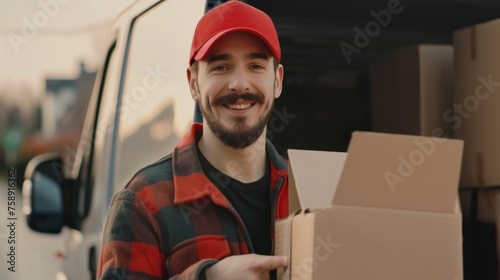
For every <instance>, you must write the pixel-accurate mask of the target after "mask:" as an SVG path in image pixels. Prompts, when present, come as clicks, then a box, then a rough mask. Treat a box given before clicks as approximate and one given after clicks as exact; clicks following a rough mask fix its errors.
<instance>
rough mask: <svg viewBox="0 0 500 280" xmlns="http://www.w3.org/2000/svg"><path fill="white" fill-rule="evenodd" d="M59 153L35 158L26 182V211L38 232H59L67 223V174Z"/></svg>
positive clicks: (28, 219) (28, 218)
mask: <svg viewBox="0 0 500 280" xmlns="http://www.w3.org/2000/svg"><path fill="white" fill-rule="evenodd" d="M62 166H63V165H62V159H61V157H60V156H58V155H57V154H44V155H40V156H37V157H35V158H33V159H32V160H31V161H30V162H29V163H28V166H27V167H26V173H25V180H24V183H23V213H24V214H25V215H26V220H27V222H28V226H29V227H30V228H31V229H32V230H35V231H39V232H45V233H59V232H61V229H62V226H63V225H64V199H63V183H64V174H63V169H62V168H61V167H62Z"/></svg>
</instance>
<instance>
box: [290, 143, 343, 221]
mask: <svg viewBox="0 0 500 280" xmlns="http://www.w3.org/2000/svg"><path fill="white" fill-rule="evenodd" d="M346 156H347V154H346V153H339V152H319V151H306V150H288V159H289V165H288V168H289V191H290V201H289V205H290V213H293V212H295V211H296V210H297V209H299V208H301V209H311V208H329V207H330V206H331V205H332V199H333V196H334V194H335V189H336V186H337V184H338V182H339V179H340V174H341V172H342V168H343V166H344V162H345V159H346Z"/></svg>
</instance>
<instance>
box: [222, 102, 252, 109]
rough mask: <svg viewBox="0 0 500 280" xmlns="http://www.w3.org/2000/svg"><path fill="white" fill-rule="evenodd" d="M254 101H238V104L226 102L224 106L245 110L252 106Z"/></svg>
mask: <svg viewBox="0 0 500 280" xmlns="http://www.w3.org/2000/svg"><path fill="white" fill-rule="evenodd" d="M254 104H255V103H240V104H226V105H224V106H225V107H227V108H229V109H233V110H245V109H248V108H250V107H252V106H253V105H254Z"/></svg>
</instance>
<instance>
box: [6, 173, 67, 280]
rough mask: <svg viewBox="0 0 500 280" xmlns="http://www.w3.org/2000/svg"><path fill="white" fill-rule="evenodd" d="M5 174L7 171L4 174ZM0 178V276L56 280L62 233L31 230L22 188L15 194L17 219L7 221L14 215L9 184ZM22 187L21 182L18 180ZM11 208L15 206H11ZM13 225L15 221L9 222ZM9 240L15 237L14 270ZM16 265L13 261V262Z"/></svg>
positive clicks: (16, 279)
mask: <svg viewBox="0 0 500 280" xmlns="http://www.w3.org/2000/svg"><path fill="white" fill-rule="evenodd" d="M2 175H4V174H2ZM5 177H7V176H2V177H0V279H2V280H21V279H23V280H24V279H37V280H38V279H40V280H45V279H47V280H54V279H55V276H56V273H57V271H59V270H60V267H61V263H60V261H59V260H57V259H56V258H55V251H56V249H57V248H60V247H61V246H62V244H63V243H62V238H61V237H60V235H48V234H41V233H36V232H33V231H32V230H30V229H29V228H28V226H27V224H26V220H25V218H24V216H23V215H22V211H21V205H22V196H21V192H20V191H19V190H17V191H16V197H15V204H16V205H15V216H14V217H16V218H17V220H8V217H11V216H10V214H9V212H8V211H9V209H8V205H7V202H8V187H7V181H6V179H5ZM17 184H18V185H19V186H20V184H22V182H17ZM10 210H12V209H10ZM11 222H12V223H14V225H15V233H14V232H12V235H11V231H10V229H9V224H10V223H11ZM10 225H11V226H12V224H10ZM9 237H12V238H11V239H10V241H11V242H12V240H14V238H15V246H16V248H15V249H16V251H15V272H11V271H9V267H10V266H11V264H9V263H8V261H9V260H10V256H8V254H9V253H10V246H12V245H14V244H9V243H8V242H9ZM12 264H14V263H12Z"/></svg>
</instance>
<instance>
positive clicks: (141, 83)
mask: <svg viewBox="0 0 500 280" xmlns="http://www.w3.org/2000/svg"><path fill="white" fill-rule="evenodd" d="M204 10H205V1H204V0H195V1H192V0H190V1H185V0H170V1H165V2H162V3H160V4H159V5H157V6H156V7H154V8H153V9H151V10H150V11H148V12H147V13H145V14H143V15H142V16H140V17H139V18H138V19H137V20H136V21H135V22H134V24H133V26H132V36H131V42H130V54H129V56H128V61H127V67H126V73H125V81H124V91H123V95H122V99H121V108H120V112H121V114H120V121H119V122H118V123H119V129H118V146H117V147H118V150H117V159H116V163H117V164H116V182H115V191H116V190H117V189H119V188H121V187H122V186H123V184H124V183H125V182H126V181H127V179H128V178H130V177H131V176H132V175H133V174H134V172H135V171H137V170H138V169H140V168H141V167H143V166H145V165H147V164H149V163H152V162H154V161H155V160H157V159H159V158H161V157H164V156H165V155H167V154H169V153H170V152H171V151H172V149H173V148H174V146H175V145H176V144H177V142H178V141H179V140H180V137H182V135H183V134H184V133H185V131H186V130H187V129H188V128H189V126H190V125H191V124H192V122H193V116H194V101H193V100H192V98H191V94H190V91H189V86H188V81H187V77H186V69H187V67H188V66H189V63H188V60H189V51H190V47H191V39H192V34H193V32H194V28H195V27H196V23H197V22H198V20H199V19H200V18H201V16H202V15H203V13H204Z"/></svg>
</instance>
